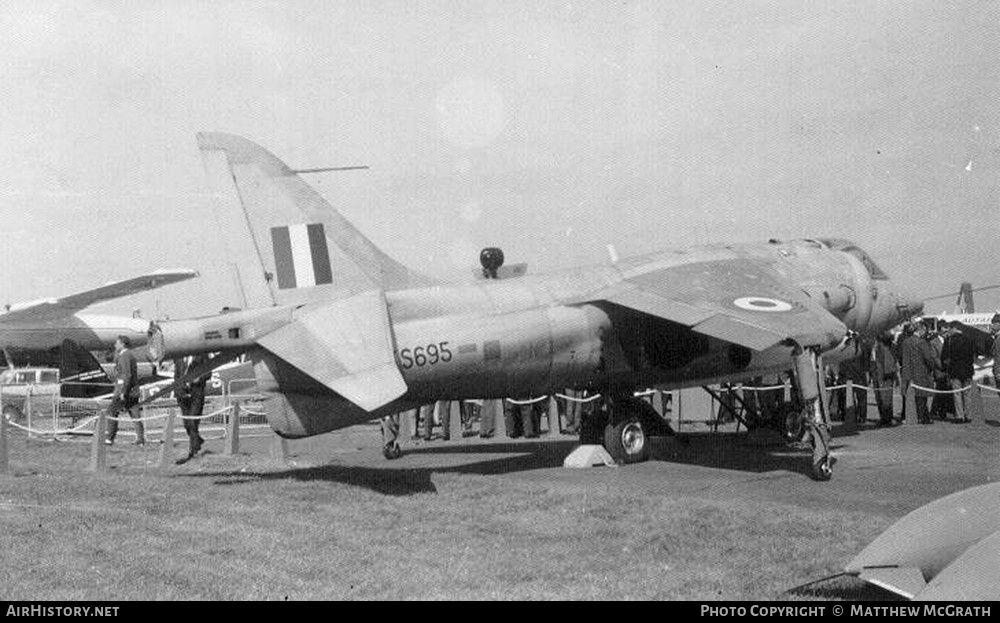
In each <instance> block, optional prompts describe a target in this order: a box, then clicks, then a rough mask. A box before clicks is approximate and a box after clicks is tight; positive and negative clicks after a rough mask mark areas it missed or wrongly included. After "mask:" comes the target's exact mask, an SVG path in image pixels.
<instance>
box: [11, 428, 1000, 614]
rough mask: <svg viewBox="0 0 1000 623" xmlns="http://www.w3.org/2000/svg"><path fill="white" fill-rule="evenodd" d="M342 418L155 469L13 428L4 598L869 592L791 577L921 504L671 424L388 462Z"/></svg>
mask: <svg viewBox="0 0 1000 623" xmlns="http://www.w3.org/2000/svg"><path fill="white" fill-rule="evenodd" d="M896 430H899V429H893V430H892V431H885V433H886V434H892V433H894V432H895V431H896ZM939 430H942V431H943V430H945V429H944V428H941V429H939ZM948 430H952V429H948ZM954 430H955V431H957V432H953V433H949V434H954V435H959V434H964V433H963V432H962V431H961V430H960V429H957V428H956V429H954ZM921 432H922V431H917V433H921ZM873 434H874V433H873ZM879 434H881V433H879ZM914 434H916V433H914ZM352 435H353V436H352ZM352 435H347V436H345V437H341V438H340V442H339V443H333V445H332V446H330V447H326V446H324V445H323V443H324V442H323V441H316V442H315V445H313V446H309V448H308V451H306V450H304V451H303V454H304V455H308V456H307V459H302V458H297V459H293V460H297V461H298V466H295V465H292V466H284V465H282V466H279V465H275V464H273V463H271V462H269V460H268V459H267V450H266V445H265V443H266V442H265V441H264V440H259V441H258V442H257V447H253V445H252V443H251V442H248V443H247V444H246V445H245V448H247V449H248V452H250V454H244V455H240V456H236V457H225V456H222V455H221V454H218V453H214V454H213V453H210V454H208V455H206V456H203V457H201V458H199V459H197V460H196V461H193V462H191V463H189V464H187V465H184V466H180V467H177V468H174V469H172V470H170V472H169V473H168V474H166V475H159V474H157V472H156V470H155V462H156V459H157V454H158V450H157V449H156V448H155V447H154V448H148V447H147V448H148V449H146V450H142V449H138V448H134V447H127V446H126V447H119V446H116V447H115V448H114V449H113V450H112V454H111V456H110V464H111V465H113V466H115V467H114V468H113V469H112V470H111V471H110V473H108V474H104V475H92V474H89V473H86V472H84V471H82V469H83V467H85V466H86V465H87V457H88V456H89V451H90V450H89V444H87V443H82V442H76V443H73V442H64V443H52V442H28V443H29V445H24V444H25V443H26V442H25V441H24V440H23V439H20V438H17V437H15V438H14V439H13V442H12V455H13V456H14V457H15V459H17V460H15V461H14V463H13V464H14V475H11V476H0V542H2V551H3V565H2V567H0V599H4V600H23V599H30V600H38V599H90V600H119V599H125V600H128V599H168V600H171V599H224V600H229V599H238V600H242V599H254V600H259V599H270V600H282V599H294V600H303V599H664V600H668V599H812V598H820V599H858V598H861V599H881V598H887V597H888V595H887V594H886V593H883V592H881V591H879V590H878V589H873V588H868V587H866V586H864V585H862V584H861V583H859V582H857V581H856V580H853V579H847V578H845V579H841V580H834V581H832V582H825V583H822V584H820V585H817V586H816V587H814V588H813V589H812V590H809V591H797V592H795V593H791V594H788V593H786V592H785V591H787V590H788V589H790V588H792V587H794V586H796V585H799V584H803V583H805V582H808V581H810V580H814V579H818V578H821V577H823V576H826V575H829V574H831V573H836V572H837V571H838V570H840V569H841V568H843V566H844V564H845V563H846V562H847V561H848V560H849V559H850V558H851V557H852V556H853V555H854V554H855V553H857V552H858V551H860V549H861V548H863V547H864V545H866V544H867V543H868V542H869V541H870V540H871V539H872V538H873V537H874V536H875V535H877V534H878V533H879V532H881V531H882V530H884V529H885V528H886V527H887V526H888V525H890V524H891V523H892V522H893V521H895V520H896V519H898V517H899V516H900V515H901V514H903V512H904V511H905V509H906V508H913V507H916V506H917V505H919V504H917V503H915V502H914V503H912V504H911V503H910V502H908V501H905V500H900V501H898V502H894V503H892V504H888V505H887V504H886V503H885V502H884V501H882V503H872V504H860V503H859V504H857V505H853V504H852V503H850V502H840V501H838V497H837V496H839V495H843V496H844V499H845V500H850V499H867V498H865V497H864V496H866V495H872V492H866V491H865V490H864V489H865V485H864V483H865V482H867V479H870V478H872V477H873V474H878V473H882V472H881V471H877V472H876V471H869V472H865V471H864V470H863V469H861V468H860V467H859V468H858V470H857V472H858V473H857V474H856V475H852V473H851V472H847V473H844V474H838V475H837V476H835V481H836V479H837V478H838V477H839V476H842V477H844V478H846V481H842V484H841V487H842V488H841V489H836V490H834V489H826V490H824V489H822V487H824V486H827V485H826V484H817V483H813V482H811V481H809V480H808V479H807V478H805V477H804V475H803V473H796V472H795V471H789V470H787V469H785V468H784V467H785V463H784V462H785V461H789V460H798V459H797V458H796V457H792V458H791V459H788V458H787V457H783V456H782V455H781V453H777V454H778V455H777V456H776V457H772V458H771V459H770V460H772V461H778V463H776V464H767V465H761V466H732V465H725V464H723V465H709V466H704V465H698V464H697V463H698V462H699V461H696V460H693V459H692V460H688V454H690V456H691V457H694V456H705V455H706V453H705V452H704V451H703V450H704V449H705V447H702V448H698V447H695V449H693V450H688V449H683V450H677V451H676V452H674V451H672V450H671V448H672V447H673V446H670V445H669V443H672V442H668V445H667V446H666V450H663V451H662V452H661V455H671V454H674V455H675V456H672V457H671V456H668V459H667V460H660V461H652V462H650V463H647V464H644V465H639V466H631V467H627V468H600V469H593V470H583V471H575V470H565V469H562V468H558V467H554V466H556V465H558V464H559V462H560V461H561V458H562V457H563V456H565V454H566V452H567V451H568V449H569V448H571V447H572V443H571V442H569V441H554V442H541V443H538V442H535V443H527V442H523V443H521V444H520V445H518V444H499V443H498V444H492V445H489V444H488V445H482V444H480V445H478V446H477V445H471V446H463V445H461V442H459V443H458V444H455V442H452V443H453V444H455V445H452V446H448V447H445V446H442V445H438V446H432V445H430V444H427V445H425V446H423V447H418V448H414V449H411V451H410V452H408V454H407V456H404V457H403V459H400V460H399V461H396V462H392V463H389V462H386V461H384V460H382V459H381V456H379V455H378V451H377V449H375V447H374V446H375V445H377V442H376V443H371V444H369V443H367V441H368V440H369V439H370V440H371V441H375V440H376V439H377V436H376V435H377V434H376V433H375V432H374V429H362V430H361V431H360V432H355V433H353V434H352ZM990 435H992V437H990V438H987V439H980V440H978V441H975V442H974V443H975V444H980V443H981V444H982V445H983V447H988V445H989V444H991V443H995V442H996V439H993V438H994V437H997V435H996V429H995V428H989V429H987V436H990ZM318 439H320V440H321V439H322V438H318ZM860 439H861V437H859V438H858V440H860ZM699 443H704V444H708V443H711V444H713V445H712V447H713V448H718V447H719V442H718V441H705V442H700V441H697V440H696V441H695V442H693V444H692V445H694V446H698V444H699ZM851 443H857V442H856V441H855V442H852V441H851V439H847V441H844V442H842V443H840V446H841V447H845V448H849V447H850V445H849V444H851ZM907 443H910V442H907ZM912 443H914V444H920V443H923V442H922V441H921V440H919V439H917V440H915V441H912ZM327 445H329V444H327ZM324 447H325V450H324V449H323V448H324ZM706 447H707V446H706ZM906 447H908V446H906ZM978 447H979V446H978V445H977V446H976V448H973V455H972V456H973V457H975V456H978V455H977V454H976V453H978V452H979V450H978ZM293 448H294V446H293ZM732 448H737V446H732ZM732 448H731V449H730V450H732ZM178 451H179V452H182V451H183V447H182V446H179V447H178ZM220 451H221V450H216V452H220ZM844 451H845V452H846V451H847V450H844ZM726 452H729V453H730V454H731V453H732V452H730V451H728V450H727V451H726ZM734 452H747V453H753V452H756V450H754V449H748V448H743V449H742V450H739V449H738V448H737V450H735V451H734ZM922 452H923V450H921V449H919V448H917V449H916V450H914V454H920V453H922ZM686 453H687V454H686ZM724 453H725V452H718V454H720V455H721V454H724ZM751 455H752V454H751ZM310 457H311V458H310ZM315 457H322V459H321V460H316V459H315ZM851 460H852V461H853V463H854V465H856V466H857V465H860V460H858V459H853V458H852V459H851ZM971 460H973V461H975V460H978V459H975V458H973V459H971ZM986 460H993V459H989V458H987V459H986ZM847 461H848V459H847V458H845V459H843V460H842V461H841V463H845V464H846V463H847ZM805 465H806V463H803V466H805ZM988 469H992V468H991V467H990V468H988ZM970 471H971V472H979V471H981V467H980V466H978V465H972V466H971V468H970ZM855 476H857V478H856V479H854V478H855ZM986 477H989V474H987V475H986ZM675 479H676V480H675ZM852 479H854V480H852ZM971 480H974V478H972V479H971ZM970 484H972V483H970ZM884 486H887V487H889V486H891V483H886V484H885V485H884ZM904 486H905V485H904ZM942 486H945V485H944V484H942ZM948 486H951V485H948ZM958 488H962V487H961V486H958ZM887 490H890V489H887ZM758 491H759V492H760V493H757V492H758ZM830 492H837V495H833V496H831V495H830ZM874 495H876V496H878V495H879V494H878V492H877V491H876V492H874ZM937 496H938V494H937V493H936V492H933V493H932V492H928V493H927V495H926V496H925V497H927V498H928V499H933V498H934V497H937ZM883 497H884V496H883Z"/></svg>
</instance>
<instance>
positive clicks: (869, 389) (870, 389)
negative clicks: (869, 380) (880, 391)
mask: <svg viewBox="0 0 1000 623" xmlns="http://www.w3.org/2000/svg"><path fill="white" fill-rule="evenodd" d="M853 387H854V389H863V390H865V391H875V388H874V387H868V386H867V385H861V384H860V383H855V384H854V385H853ZM834 389H847V383H844V384H843V385H827V387H826V390H827V391H832V390H834Z"/></svg>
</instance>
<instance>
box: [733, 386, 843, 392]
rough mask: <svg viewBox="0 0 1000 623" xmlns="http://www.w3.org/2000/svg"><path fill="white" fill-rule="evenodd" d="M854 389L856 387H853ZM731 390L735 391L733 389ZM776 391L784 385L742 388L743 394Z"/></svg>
mask: <svg viewBox="0 0 1000 623" xmlns="http://www.w3.org/2000/svg"><path fill="white" fill-rule="evenodd" d="M845 387H846V385H845ZM855 387H857V385H855ZM733 389H735V388H733ZM776 389H785V386H784V385H765V386H763V387H761V386H759V385H744V386H743V391H745V392H766V391H774V390H776ZM827 389H830V388H829V387H827Z"/></svg>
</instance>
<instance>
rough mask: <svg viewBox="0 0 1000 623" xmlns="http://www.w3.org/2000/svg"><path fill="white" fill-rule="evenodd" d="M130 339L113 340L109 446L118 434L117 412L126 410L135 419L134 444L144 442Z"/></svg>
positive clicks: (123, 337) (135, 369)
mask: <svg viewBox="0 0 1000 623" xmlns="http://www.w3.org/2000/svg"><path fill="white" fill-rule="evenodd" d="M131 349H132V340H131V339H129V337H128V336H127V335H119V336H118V339H117V340H115V391H114V394H113V395H112V397H111V404H110V405H108V418H109V419H108V437H107V439H106V440H105V443H107V444H108V445H109V446H110V445H113V444H114V443H115V437H116V436H117V435H118V420H117V419H116V418H117V417H118V414H119V413H121V412H122V411H128V414H129V417H131V418H132V419H133V420H135V445H137V446H142V445H145V443H146V435H145V429H144V428H143V425H142V420H141V419H140V417H139V375H138V372H137V368H138V366H137V365H136V361H135V355H134V354H133V353H132V350H131Z"/></svg>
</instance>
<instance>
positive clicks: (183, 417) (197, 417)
mask: <svg viewBox="0 0 1000 623" xmlns="http://www.w3.org/2000/svg"><path fill="white" fill-rule="evenodd" d="M230 409H232V407H222V408H221V409H219V410H218V411H213V412H211V413H209V414H207V415H178V416H177V417H178V418H179V419H181V420H207V419H208V418H211V417H215V416H217V415H222V414H223V413H225V412H226V411H229V410H230ZM244 413H245V411H244Z"/></svg>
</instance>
